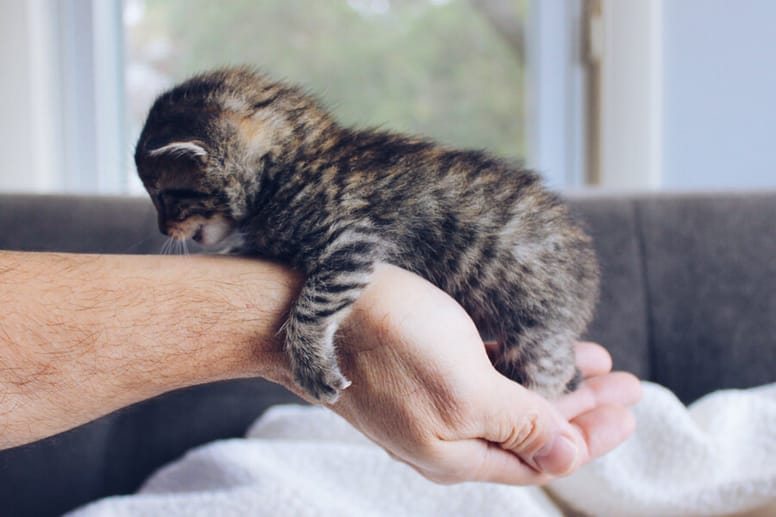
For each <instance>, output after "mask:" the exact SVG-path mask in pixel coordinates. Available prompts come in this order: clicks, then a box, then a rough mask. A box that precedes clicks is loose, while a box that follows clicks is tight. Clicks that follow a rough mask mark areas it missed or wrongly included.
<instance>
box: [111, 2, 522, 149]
mask: <svg viewBox="0 0 776 517" xmlns="http://www.w3.org/2000/svg"><path fill="white" fill-rule="evenodd" d="M494 9H498V10H499V12H498V13H495V12H493V10H494ZM499 15H501V16H507V17H511V18H512V19H511V20H509V23H506V24H498V25H497V24H496V23H498V22H496V23H494V22H493V21H491V20H493V19H494V18H495V17H496V16H499ZM523 18H524V6H523V5H522V4H521V3H520V2H514V1H512V0H505V1H496V2H493V1H490V2H469V1H461V0H458V1H456V0H405V1H396V0H393V1H389V0H337V1H330V2H319V1H310V0H264V1H262V2H255V1H234V2H218V3H217V2H212V1H208V0H125V3H124V24H125V31H126V55H127V65H126V85H127V99H128V107H129V113H128V120H129V124H130V131H129V133H130V134H131V135H132V137H133V138H134V137H135V135H137V134H138V133H139V131H140V126H141V124H142V123H143V120H144V118H145V115H146V113H147V111H148V108H149V106H150V103H151V101H152V100H153V98H154V97H155V95H157V94H158V93H159V91H160V90H161V89H162V88H166V87H169V86H171V85H172V84H174V83H176V82H178V81H180V80H182V79H184V78H186V77H188V76H190V75H192V74H193V73H196V72H198V71H203V70H207V69H210V68H214V67H219V66H224V65H225V64H243V63H246V64H249V65H253V66H258V67H260V68H261V69H263V70H265V71H267V72H268V73H270V75H272V76H273V77H278V78H286V79H288V80H290V81H293V82H296V83H299V84H302V85H304V86H305V87H306V88H307V89H309V90H310V91H312V92H314V93H315V94H316V95H318V96H319V97H321V98H322V100H323V101H324V104H325V105H327V106H328V107H330V109H332V110H333V111H334V113H335V115H336V116H337V118H338V119H339V120H340V121H341V122H343V123H345V124H347V125H356V126H360V127H371V126H381V127H384V128H387V129H391V130H396V131H401V132H410V133H416V134H423V135H428V136H431V137H433V138H436V139H437V140H439V141H441V142H444V143H448V144H452V145H456V146H464V147H487V148H489V149H491V150H493V151H494V152H496V153H498V154H500V155H502V156H507V157H512V158H516V157H518V156H523V155H524V154H525V153H524V150H525V149H524V147H525V139H524V131H523V128H524V125H523V119H524V115H523V99H522V93H521V90H522V88H521V85H522V84H523V73H524V67H523V59H522V58H523V41H522V35H521V27H522V19H523ZM502 25H506V27H507V28H506V29H505V30H503V31H501V30H500V29H501V28H502Z"/></svg>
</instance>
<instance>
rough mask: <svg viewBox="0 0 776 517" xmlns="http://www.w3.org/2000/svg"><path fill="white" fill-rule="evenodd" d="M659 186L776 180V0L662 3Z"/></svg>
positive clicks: (769, 182) (773, 184) (752, 183)
mask: <svg viewBox="0 0 776 517" xmlns="http://www.w3.org/2000/svg"><path fill="white" fill-rule="evenodd" d="M662 30H663V38H664V39H663V63H664V67H663V92H662V97H663V117H662V127H663V143H662V153H663V171H662V182H661V186H662V187H663V188H669V189H684V188H694V187H703V188H711V189H720V188H729V187H733V188H741V187H743V188H756V187H765V186H770V187H776V2H773V1H771V0H738V1H736V2H732V1H729V0H666V1H664V2H663V27H662Z"/></svg>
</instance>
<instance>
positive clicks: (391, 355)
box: [331, 266, 641, 485]
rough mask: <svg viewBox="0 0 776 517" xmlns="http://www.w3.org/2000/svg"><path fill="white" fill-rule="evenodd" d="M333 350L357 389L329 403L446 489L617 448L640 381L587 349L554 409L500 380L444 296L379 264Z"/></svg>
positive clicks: (533, 474)
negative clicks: (579, 376)
mask: <svg viewBox="0 0 776 517" xmlns="http://www.w3.org/2000/svg"><path fill="white" fill-rule="evenodd" d="M342 331H343V332H342V334H341V339H339V341H338V347H339V348H338V355H339V358H340V364H341V366H342V368H343V371H344V373H345V375H346V376H347V377H348V378H349V379H351V380H352V382H353V385H352V386H351V387H350V388H348V389H346V390H345V391H343V393H342V395H341V397H340V399H339V400H338V401H337V402H336V404H334V405H332V406H331V408H332V409H333V410H334V411H336V412H337V413H339V414H341V415H342V416H343V417H345V418H346V419H347V420H348V421H349V422H350V423H351V424H353V425H354V426H355V427H356V428H358V429H359V430H361V431H362V432H363V433H364V434H365V435H366V436H368V437H369V438H370V439H371V440H373V441H374V442H376V443H377V444H379V445H380V446H382V447H383V448H384V449H385V450H386V451H388V453H389V454H391V455H392V456H393V457H395V458H397V459H399V460H401V461H403V462H405V463H407V464H409V465H410V466H412V467H413V468H414V469H416V470H417V471H418V472H420V473H421V474H423V475H424V476H425V477H427V478H429V479H431V480H433V481H437V482H442V483H455V482H462V481H492V482H499V483H507V484H514V485H527V484H542V483H546V482H548V481H549V480H551V479H552V478H553V477H555V476H559V475H566V474H569V473H571V472H573V471H574V470H576V469H577V468H579V467H580V466H581V465H583V464H585V463H587V462H588V461H590V460H591V459H593V458H596V457H598V456H601V455H602V454H605V453H606V452H608V451H609V450H611V449H613V448H614V447H616V446H617V445H619V444H620V443H622V442H623V441H624V440H625V439H626V438H627V437H628V436H629V435H630V434H631V433H632V432H633V430H634V428H635V421H634V418H633V416H632V414H631V413H630V412H629V410H628V409H627V407H628V406H629V405H632V404H634V403H635V402H637V401H638V399H639V398H640V393H641V392H640V385H639V383H638V380H637V379H636V378H635V377H633V376H632V375H630V374H627V373H610V370H611V359H610V357H609V355H608V353H606V351H605V350H604V349H603V348H601V347H600V346H598V345H595V344H592V343H585V344H580V345H578V347H577V350H576V351H577V364H578V366H579V368H580V370H581V371H582V372H583V374H584V376H585V377H586V380H585V382H584V383H583V384H582V385H581V387H580V388H579V390H578V391H576V392H574V393H572V394H569V395H565V396H563V397H561V398H560V399H558V400H556V401H554V402H549V401H547V400H545V399H544V398H542V397H541V396H539V395H537V394H535V393H533V392H531V391H528V390H526V389H525V388H523V387H522V386H520V385H518V384H517V383H515V382H513V381H511V380H509V379H507V378H506V377H504V376H502V375H501V374H499V373H498V372H497V371H496V370H495V369H494V368H493V366H492V365H491V363H490V361H489V359H488V356H487V353H486V350H485V347H484V346H483V343H482V341H481V339H480V336H479V334H478V333H477V330H476V328H475V326H474V324H473V323H472V321H471V319H470V318H469V317H468V315H467V314H466V313H465V312H464V311H463V309H462V308H461V307H460V306H459V305H458V304H457V303H455V301H454V300H453V299H452V298H450V297H449V296H447V295H446V294H445V293H444V292H442V291H440V290H439V289H437V288H436V287H434V286H432V285H431V284H429V283H428V282H426V281H425V280H423V279H421V278H419V277H417V276H415V275H413V274H411V273H408V272H406V271H403V270H401V269H398V268H395V267H392V266H380V267H379V268H378V270H377V271H376V273H375V275H374V277H373V281H372V282H371V284H370V286H369V287H368V288H367V290H366V291H365V292H364V293H363V294H362V296H361V298H360V299H359V301H358V302H357V303H356V304H355V306H354V309H353V312H352V313H351V315H350V316H349V318H348V319H347V320H346V321H345V322H344V323H343V326H342Z"/></svg>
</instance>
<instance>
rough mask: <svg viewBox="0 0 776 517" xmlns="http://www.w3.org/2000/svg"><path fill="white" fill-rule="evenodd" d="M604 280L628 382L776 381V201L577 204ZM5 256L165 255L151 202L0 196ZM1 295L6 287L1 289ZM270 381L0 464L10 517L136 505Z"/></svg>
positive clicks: (606, 317)
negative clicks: (106, 504) (124, 500)
mask: <svg viewBox="0 0 776 517" xmlns="http://www.w3.org/2000/svg"><path fill="white" fill-rule="evenodd" d="M570 202H571V204H572V206H573V209H574V210H575V212H576V213H577V214H579V216H580V217H581V218H582V219H584V220H585V221H586V223H587V225H588V227H589V229H590V231H591V232H592V234H593V236H594V238H595V242H596V247H597V250H598V254H599V257H600V260H601V266H602V270H603V282H602V293H601V299H600V302H599V306H598V310H597V317H596V319H595V322H594V323H593V324H592V326H591V328H590V330H589V337H590V338H591V339H594V340H597V341H599V342H601V343H603V344H605V345H606V346H607V347H608V348H609V350H610V351H611V353H612V355H613V356H614V360H615V367H616V368H618V369H625V370H630V371H632V372H634V373H636V374H637V375H639V376H640V377H642V378H644V379H650V380H653V381H656V382H658V383H661V384H663V385H666V386H668V387H669V388H671V389H672V390H674V391H675V392H676V393H677V394H678V396H679V397H680V398H681V399H682V400H683V401H685V402H689V401H692V400H694V399H696V398H697V397H699V396H701V395H702V394H704V393H707V392H710V391H713V390H716V389H720V388H735V387H749V386H753V385H758V384H763V383H766V382H773V381H775V380H776V348H775V346H776V192H766V193H735V194H723V193H720V194H681V195H679V194H673V195H666V194H663V195H642V196H626V195H585V196H573V197H571V198H570ZM0 229H2V231H0V249H14V250H35V251H54V250H56V251H67V252H97V253H155V252H157V251H158V250H159V249H160V247H161V243H162V239H161V237H160V236H158V235H157V233H156V224H155V218H154V214H153V209H152V207H151V205H150V202H148V201H147V200H145V199H130V198H105V197H61V196H60V197H45V196H23V195H4V196H0ZM0 287H1V286H0ZM295 400H296V399H295V398H294V397H293V395H291V394H289V393H288V392H286V391H285V390H283V389H282V388H280V387H278V386H275V385H272V384H269V383H267V382H264V381H261V380H241V381H232V382H222V383H218V384H212V385H205V386H197V387H193V388H190V389H186V390H181V391H178V392H173V393H169V394H167V395H164V396H162V397H159V398H156V399H153V400H149V401H147V402H143V403H141V404H137V405H135V406H132V407H129V408H126V409H123V410H121V411H118V412H116V413H114V414H111V415H109V416H106V417H104V418H101V419H99V420H97V421H95V422H92V423H90V424H87V425H84V426H82V427H79V428H77V429H74V430H71V431H69V432H66V433H63V434H61V435H58V436H54V437H51V438H48V439H45V440H42V441H40V442H37V443H34V444H31V445H27V446H23V447H18V448H16V449H11V450H6V451H2V452H0V514H2V515H9V516H26V515H30V516H46V515H57V514H60V513H62V512H63V511H66V510H69V509H71V508H73V507H75V506H77V505H80V504H83V503H85V502H87V501H91V500H94V499H96V498H99V497H102V496H106V495H109V494H119V493H128V492H131V491H133V490H135V489H136V488H137V487H138V485H139V484H140V483H141V482H142V480H143V479H145V478H146V477H147V476H148V475H149V474H150V473H151V472H152V471H153V470H154V469H156V468H157V467H159V466H160V465H162V464H164V463H166V462H169V461H170V460H173V459H175V458H176V457H178V456H180V455H181V454H182V453H183V452H184V451H186V450H187V449H189V448H191V447H194V446H196V445H198V444H202V443H205V442H208V441H211V440H215V439H219V438H225V437H233V436H239V435H240V434H241V433H243V432H244V430H245V429H246V426H247V425H248V424H249V422H251V421H252V420H253V419H254V418H256V417H257V416H258V415H259V414H261V413H262V412H263V411H264V410H265V409H266V408H267V407H268V406H269V405H271V404H277V403H283V402H290V401H295Z"/></svg>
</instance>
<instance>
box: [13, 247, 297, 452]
mask: <svg viewBox="0 0 776 517" xmlns="http://www.w3.org/2000/svg"><path fill="white" fill-rule="evenodd" d="M298 281H299V279H298V278H297V277H296V276H294V275H293V274H291V273H290V272H289V271H288V270H286V269H284V268H281V267H279V266H276V265H273V264H269V263H265V262H261V261H256V260H241V259H233V258H224V257H152V256H119V255H64V254H62V255H60V254H38V253H14V252H0V300H2V301H0V303H2V308H3V313H2V314H0V448H5V447H11V446H14V445H19V444H22V443H25V442H29V441H33V440H35V439H38V438H42V437H45V436H48V435H51V434H54V433H56V432H60V431H63V430H66V429H69V428H71V427H74V426H77V425H79V424H81V423H84V422H87V421H90V420H92V419H94V418H97V417H99V416H101V415H104V414H106V413H109V412H110V411H113V410H115V409H118V408H121V407H124V406H126V405H129V404H132V403H134V402H138V401H140V400H143V399H146V398H149V397H152V396H155V395H158V394H160V393H164V392H166V391H169V390H172V389H176V388H180V387H185V386H191V385H194V384H200V383H204V382H210V381H215V380H220V379H227V378H237V377H247V376H263V377H266V378H269V379H271V380H275V381H278V382H284V383H288V382H289V379H288V370H287V362H286V359H285V355H284V354H283V353H282V352H281V350H280V346H279V341H278V339H277V337H276V336H277V331H278V329H279V327H280V325H281V323H282V321H283V317H284V314H285V311H286V310H287V308H288V305H289V303H290V302H291V300H292V299H293V297H294V295H295V294H296V292H297V289H298ZM257 293H258V296H257Z"/></svg>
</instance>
